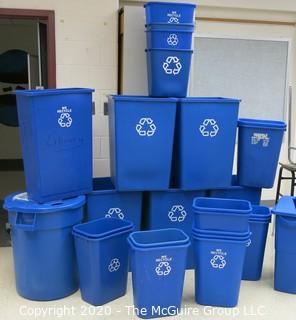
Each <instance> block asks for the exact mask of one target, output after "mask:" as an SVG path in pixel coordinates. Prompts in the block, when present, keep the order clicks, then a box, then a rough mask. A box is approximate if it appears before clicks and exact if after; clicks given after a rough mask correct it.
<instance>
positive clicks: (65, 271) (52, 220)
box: [4, 193, 85, 301]
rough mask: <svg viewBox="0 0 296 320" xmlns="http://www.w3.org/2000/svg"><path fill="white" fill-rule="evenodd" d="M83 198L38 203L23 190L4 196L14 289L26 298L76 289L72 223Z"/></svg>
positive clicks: (59, 295) (53, 297) (47, 297)
mask: <svg viewBox="0 0 296 320" xmlns="http://www.w3.org/2000/svg"><path fill="white" fill-rule="evenodd" d="M84 203H85V197H84V196H79V197H76V198H71V199H67V200H61V201H52V202H48V203H44V204H38V203H36V202H34V201H32V200H29V199H28V195H27V193H13V194H11V195H9V196H8V197H6V198H5V201H4V208H5V209H6V210H7V211H8V214H9V215H8V217H9V223H10V224H11V236H12V247H13V258H14V271H15V278H16V279H15V280H16V289H17V292H18V293H19V294H20V295H21V296H23V297H24V298H27V299H30V300H40V301H41V300H45V301H46V300H56V299H60V298H63V297H66V296H68V295H70V294H72V293H74V292H75V291H76V290H78V273H77V266H76V259H75V250H74V240H73V237H72V227H73V225H75V224H77V223H80V222H81V221H82V216H83V208H82V207H83V204H84Z"/></svg>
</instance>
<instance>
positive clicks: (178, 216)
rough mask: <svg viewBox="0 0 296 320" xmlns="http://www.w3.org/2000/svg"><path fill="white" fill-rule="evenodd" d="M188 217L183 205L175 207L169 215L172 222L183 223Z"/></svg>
mask: <svg viewBox="0 0 296 320" xmlns="http://www.w3.org/2000/svg"><path fill="white" fill-rule="evenodd" d="M186 216H187V212H186V210H185V208H184V207H183V206H182V205H181V204H175V205H173V206H172V207H171V209H170V211H169V213H168V217H169V219H170V220H171V221H172V222H183V221H184V220H185V218H186Z"/></svg>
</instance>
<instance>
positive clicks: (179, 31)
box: [145, 27, 193, 49]
mask: <svg viewBox="0 0 296 320" xmlns="http://www.w3.org/2000/svg"><path fill="white" fill-rule="evenodd" d="M148 28H149V27H148ZM145 32H169V33H172V32H178V33H193V31H191V30H181V29H180V30H179V28H178V29H170V30H167V29H146V30H145ZM150 49H152V48H150Z"/></svg>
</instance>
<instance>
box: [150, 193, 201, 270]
mask: <svg viewBox="0 0 296 320" xmlns="http://www.w3.org/2000/svg"><path fill="white" fill-rule="evenodd" d="M204 195H205V191H201V190H199V191H182V190H179V189H169V190H167V191H154V192H149V194H148V204H147V207H148V211H147V225H146V227H147V228H148V229H149V230H153V229H166V228H178V229H181V230H183V231H184V232H185V233H186V234H187V235H189V236H190V235H191V229H192V225H193V220H194V215H193V212H192V202H193V199H194V198H195V197H198V196H199V197H202V196H204ZM192 268H194V248H193V244H191V245H190V247H189V249H188V256H187V269H192Z"/></svg>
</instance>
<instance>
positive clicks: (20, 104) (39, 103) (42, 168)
mask: <svg viewBox="0 0 296 320" xmlns="http://www.w3.org/2000/svg"><path fill="white" fill-rule="evenodd" d="M92 92H93V90H91V89H80V88H71V89H46V90H22V91H16V96H17V109H18V119H19V126H20V134H21V143H22V151H23V159H24V168H25V177H26V187H27V192H28V194H29V197H30V198H31V199H33V200H35V201H37V202H41V203H42V202H46V201H52V200H59V199H64V198H69V197H73V196H76V195H81V194H85V193H87V192H89V191H91V189H92V186H91V185H92Z"/></svg>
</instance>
